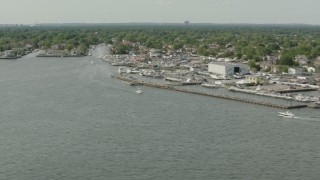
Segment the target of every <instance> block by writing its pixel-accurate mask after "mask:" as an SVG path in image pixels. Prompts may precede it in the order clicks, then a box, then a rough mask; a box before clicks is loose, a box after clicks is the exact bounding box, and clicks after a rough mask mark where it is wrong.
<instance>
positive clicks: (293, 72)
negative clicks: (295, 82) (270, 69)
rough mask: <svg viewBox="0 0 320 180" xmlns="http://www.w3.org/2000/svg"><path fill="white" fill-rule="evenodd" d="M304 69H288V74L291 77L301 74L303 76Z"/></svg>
mask: <svg viewBox="0 0 320 180" xmlns="http://www.w3.org/2000/svg"><path fill="white" fill-rule="evenodd" d="M303 72H304V69H303V68H289V69H288V74H291V75H299V74H303Z"/></svg>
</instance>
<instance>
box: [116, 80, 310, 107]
mask: <svg viewBox="0 0 320 180" xmlns="http://www.w3.org/2000/svg"><path fill="white" fill-rule="evenodd" d="M111 77H112V78H114V79H118V80H121V81H126V82H128V83H130V84H141V85H144V86H149V87H153V88H161V89H168V90H173V91H179V92H184V93H191V94H197V95H203V96H209V97H215V98H222V99H227V100H233V101H239V102H244V103H251V104H257V105H263V106H269V107H275V108H281V109H295V108H305V107H308V106H307V105H305V104H300V105H283V104H277V103H270V102H264V101H255V100H251V99H244V98H241V97H236V96H229V95H220V94H214V93H207V92H203V91H199V90H192V89H187V88H183V87H180V86H175V85H172V84H163V83H157V82H152V81H144V80H138V79H132V78H128V77H126V76H121V75H111Z"/></svg>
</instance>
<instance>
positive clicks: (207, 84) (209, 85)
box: [201, 83, 221, 88]
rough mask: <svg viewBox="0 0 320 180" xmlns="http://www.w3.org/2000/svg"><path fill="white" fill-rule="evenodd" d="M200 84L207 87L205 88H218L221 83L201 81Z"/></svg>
mask: <svg viewBox="0 0 320 180" xmlns="http://www.w3.org/2000/svg"><path fill="white" fill-rule="evenodd" d="M201 86H203V87H207V88H219V87H221V85H218V84H210V83H202V84H201Z"/></svg>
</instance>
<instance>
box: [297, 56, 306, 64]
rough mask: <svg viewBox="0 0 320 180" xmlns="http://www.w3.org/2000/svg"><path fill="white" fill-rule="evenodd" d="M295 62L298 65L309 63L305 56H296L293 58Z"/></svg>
mask: <svg viewBox="0 0 320 180" xmlns="http://www.w3.org/2000/svg"><path fill="white" fill-rule="evenodd" d="M295 61H296V62H298V63H299V64H300V65H306V64H308V62H309V59H308V58H307V56H305V55H298V56H296V57H295Z"/></svg>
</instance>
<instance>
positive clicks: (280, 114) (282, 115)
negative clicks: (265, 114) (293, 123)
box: [279, 111, 295, 118]
mask: <svg viewBox="0 0 320 180" xmlns="http://www.w3.org/2000/svg"><path fill="white" fill-rule="evenodd" d="M279 116H281V117H288V118H292V117H294V116H295V115H294V114H293V113H292V112H290V111H286V112H279Z"/></svg>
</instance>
